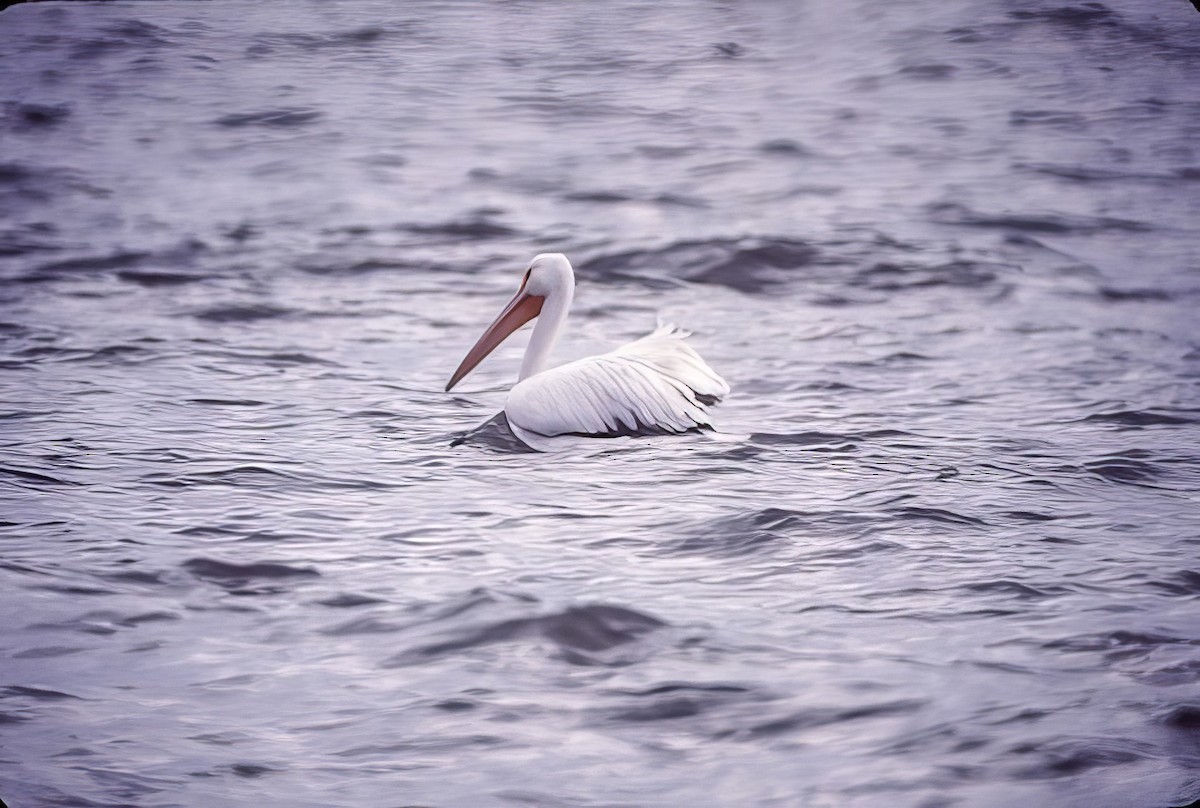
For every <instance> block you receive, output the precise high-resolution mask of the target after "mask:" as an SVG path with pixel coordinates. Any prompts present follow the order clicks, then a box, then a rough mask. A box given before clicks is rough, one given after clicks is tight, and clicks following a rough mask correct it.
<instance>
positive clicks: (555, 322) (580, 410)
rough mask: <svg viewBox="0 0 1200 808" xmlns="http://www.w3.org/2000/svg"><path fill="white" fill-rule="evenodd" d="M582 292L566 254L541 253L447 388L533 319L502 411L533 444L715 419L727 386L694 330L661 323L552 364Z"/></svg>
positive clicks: (679, 427) (686, 427) (660, 430)
mask: <svg viewBox="0 0 1200 808" xmlns="http://www.w3.org/2000/svg"><path fill="white" fill-rule="evenodd" d="M574 295H575V271H574V270H573V269H572V268H571V262H570V261H568V260H567V257H566V256H565V255H562V254H561V253H542V254H541V255H538V256H535V257H534V259H533V261H532V262H530V264H529V268H528V269H527V270H525V277H524V278H522V279H521V286H520V288H518V289H517V293H516V295H514V296H513V299H512V300H510V301H509V302H508V305H507V306H505V307H504V310H503V311H501V312H500V316H499V317H497V318H496V320H495V322H493V323H492V324H491V325H490V326H488V329H487V330H486V331H484V332H483V336H481V337H480V338H479V341H478V342H476V343H475V346H474V347H473V348H471V350H470V351H468V352H467V355H466V357H465V358H464V359H463V361H462V363H461V364H460V365H459V366H458V369H457V370H456V371H454V375H453V376H451V377H450V382H449V383H448V384H447V385H446V391H447V392H449V391H450V390H451V389H452V388H453V387H454V385H456V384H458V383H459V382H460V381H462V378H463V377H464V376H466V375H467V374H468V373H470V372H471V371H472V370H474V369H475V366H476V365H478V364H479V363H480V362H481V361H483V359H484V357H486V356H487V355H488V354H490V353H491V352H492V351H493V350H495V348H496V346H498V345H499V344H500V343H501V342H503V341H504V339H505V338H506V337H508V335H509V334H511V333H512V332H514V331H516V330H517V329H518V328H520V327H521V326H522V325H524V324H525V323H527V322H529V321H530V320H532V319H533V318H535V317H536V318H537V323H536V324H535V325H534V327H533V334H532V336H531V337H530V338H529V345H528V346H527V347H526V349H525V358H524V360H523V361H522V362H521V373H520V375H519V376H518V377H517V383H516V385H514V386H513V388H512V390H510V391H509V394H508V399H507V401H505V404H504V415H505V416H506V417H507V419H508V425H509V427H510V428H511V429H512V432H513V434H514V435H516V436H517V438H519V439H520V440H521V441H522V442H523V443H525V444H526V445H528V446H530V447H533V448H542V447H544V446H545V441H544V440H543V439H546V438H554V437H557V436H562V435H575V436H583V437H598V438H599V437H604V438H609V437H616V436H622V435H651V434H666V433H680V432H687V431H690V430H694V429H700V428H704V427H707V428H711V427H712V422H711V421H710V420H709V416H708V408H709V407H711V406H713V405H714V404H716V403H717V402H718V401H720V400H721V399H722V398H724V397H725V396H726V395H727V394H728V393H729V385H728V384H726V383H725V380H724V379H722V378H721V377H720V376H719V375H718V374H717V372H716V371H714V370H713V369H712V368H710V367H709V366H708V364H707V363H705V361H704V360H703V359H701V358H700V356H699V354H697V353H696V352H695V351H693V350H692V349H691V348H690V347H688V345H687V343H686V342H684V338H685V337H686V336H688V335H687V332H685V331H680V330H679V329H677V328H675V327H674V326H670V325H668V326H660V327H659V328H657V329H656V330H655V331H654V332H653V333H651V334H647V335H646V336H644V337H642V338H641V339H638V340H634V341H633V342H631V343H629V344H627V345H622V346H621V347H620V348H617V349H616V350H614V351H610V352H609V353H606V354H600V355H599V356H589V357H585V358H584V359H579V360H576V361H574V362H568V363H567V364H565V365H559V366H558V367H553V368H547V364H548V362H549V360H550V352H551V351H552V350H554V344H555V342H556V341H557V340H558V334H559V331H561V330H562V327H563V323H565V322H566V319H567V312H568V310H569V309H570V308H571V299H572V298H573V297H574Z"/></svg>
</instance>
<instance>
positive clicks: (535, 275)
mask: <svg viewBox="0 0 1200 808" xmlns="http://www.w3.org/2000/svg"><path fill="white" fill-rule="evenodd" d="M574 292H575V271H574V270H573V269H571V262H570V261H568V260H567V257H566V256H565V255H563V254H562V253H541V254H539V255H535V256H534V257H533V260H532V261H530V262H529V268H528V269H526V270H525V276H524V277H523V278H521V286H520V287H519V288H518V289H517V293H516V294H515V295H514V296H513V299H512V300H510V301H508V305H507V306H505V307H504V311H502V312H500V316H499V317H497V318H496V321H495V322H493V323H492V324H491V325H490V326H488V329H487V331H484V332H483V336H482V337H480V338H479V341H478V342H476V343H475V347H473V348H472V349H471V350H470V351H468V352H467V355H466V357H465V358H463V361H462V363H461V364H460V365H459V366H458V370H456V371H454V375H453V376H451V377H450V381H449V383H448V384H447V385H446V391H447V392H449V391H450V389H451V388H453V387H454V385H456V384H458V383H459V382H460V381H462V379H463V377H464V376H466V375H467V374H468V373H470V372H471V371H472V370H474V369H475V366H476V365H478V364H479V363H480V362H482V361H483V359H484V357H486V356H487V355H488V354H490V353H491V352H492V351H494V350H495V349H496V346H497V345H499V344H500V343H502V342H504V340H505V339H506V338H507V337H508V335H509V334H511V333H512V332H514V331H516V330H517V329H518V328H520V327H521V326H523V325H524V324H525V323H527V322H529V321H530V320H532V319H533V318H534V317H537V316H538V315H539V314H541V313H542V305H543V304H544V303H545V302H546V300H547V299H549V300H554V301H556V302H557V301H559V300H562V299H563V296H564V295H565V296H566V300H568V301H569V300H570V299H571V296H572V295H573V294H574Z"/></svg>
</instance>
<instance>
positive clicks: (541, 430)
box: [504, 326, 729, 436]
mask: <svg viewBox="0 0 1200 808" xmlns="http://www.w3.org/2000/svg"><path fill="white" fill-rule="evenodd" d="M685 336H686V334H685V333H684V332H681V331H678V330H676V329H675V328H673V327H671V326H664V327H662V328H659V329H658V330H657V331H655V332H654V333H653V334H649V335H648V336H645V337H642V338H641V339H639V340H636V341H635V342H631V343H629V344H628V345H623V346H621V347H620V348H618V349H616V350H615V351H611V352H609V353H606V354H601V355H599V356H590V357H587V358H586V359H580V360H578V361H576V362H570V363H568V364H566V365H562V366H560V367H556V368H552V369H550V370H547V371H544V372H542V373H539V374H537V375H536V376H531V377H529V378H528V379H525V380H524V381H521V382H519V383H518V384H517V385H516V386H515V387H513V389H512V391H511V392H510V393H509V396H508V402H507V403H506V404H505V406H504V410H505V412H506V413H507V414H508V419H509V421H510V423H512V424H513V425H515V426H517V427H519V428H520V429H524V430H528V431H530V432H534V433H537V434H538V435H545V436H554V435H568V434H576V435H596V436H616V435H646V434H660V433H666V432H686V431H687V430H689V429H695V428H696V427H700V426H709V425H711V421H710V420H709V417H708V408H709V407H710V406H712V405H713V404H716V403H717V402H718V401H720V400H721V399H722V398H724V397H725V396H726V395H727V394H728V393H729V385H728V384H726V383H725V380H724V379H722V378H721V377H720V376H719V375H717V373H716V371H714V370H713V369H712V368H710V367H709V366H708V365H707V364H706V363H705V362H704V360H703V359H701V358H700V356H699V355H698V354H697V353H696V352H695V351H693V350H692V349H691V348H690V347H688V345H687V343H685V342H684V341H683V338H684V337H685Z"/></svg>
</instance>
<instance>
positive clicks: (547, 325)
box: [517, 284, 575, 381]
mask: <svg viewBox="0 0 1200 808" xmlns="http://www.w3.org/2000/svg"><path fill="white" fill-rule="evenodd" d="M574 295H575V289H574V284H571V285H567V286H560V287H558V288H556V289H554V290H553V291H552V292H551V293H550V294H548V295H546V297H545V300H544V302H543V303H542V311H541V313H540V314H539V315H538V318H537V322H536V323H534V326H533V334H532V335H531V336H530V337H529V345H528V347H526V348H525V360H524V361H523V362H521V375H520V376H518V377H517V381H524V380H525V379H528V378H529V377H530V376H534V375H536V374H538V373H541V372H542V371H543V370H545V369H546V365H547V364H548V363H549V362H550V353H551V352H552V351H553V350H554V343H556V342H558V332H559V331H561V330H562V327H563V323H565V322H566V320H567V312H568V311H569V310H570V308H571V298H572V297H574Z"/></svg>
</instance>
